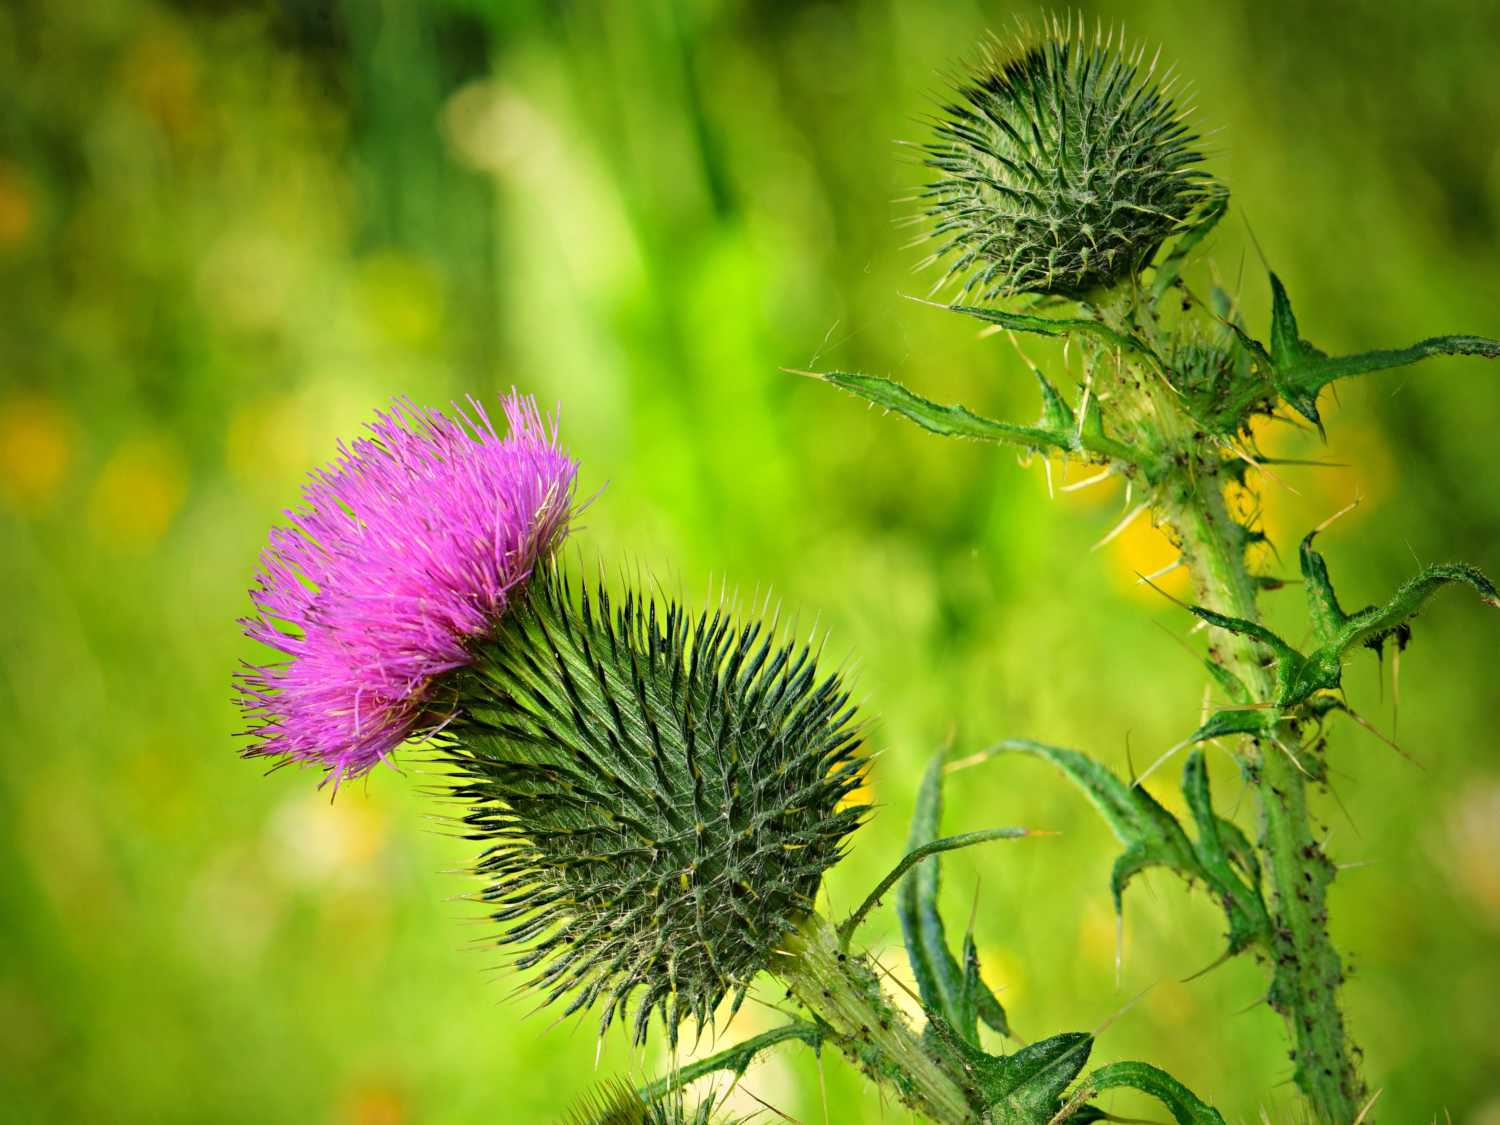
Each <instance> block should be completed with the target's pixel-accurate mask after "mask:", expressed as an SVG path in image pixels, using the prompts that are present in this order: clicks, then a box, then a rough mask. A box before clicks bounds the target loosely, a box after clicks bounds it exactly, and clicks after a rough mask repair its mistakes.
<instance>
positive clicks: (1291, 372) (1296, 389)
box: [1244, 273, 1500, 427]
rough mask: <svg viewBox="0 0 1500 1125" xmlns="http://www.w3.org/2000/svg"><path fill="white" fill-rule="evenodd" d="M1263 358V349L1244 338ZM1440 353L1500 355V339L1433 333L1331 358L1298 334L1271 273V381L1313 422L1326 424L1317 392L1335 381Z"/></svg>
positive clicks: (1288, 304) (1283, 294)
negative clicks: (1409, 342)
mask: <svg viewBox="0 0 1500 1125" xmlns="http://www.w3.org/2000/svg"><path fill="white" fill-rule="evenodd" d="M1244 341H1245V342H1246V343H1247V345H1250V346H1253V347H1254V348H1255V349H1256V350H1258V351H1259V353H1260V354H1261V355H1262V356H1266V352H1265V349H1264V348H1261V346H1260V345H1259V344H1256V343H1255V342H1254V341H1252V340H1250V339H1249V337H1244ZM1437 355H1474V356H1481V357H1483V358H1485V359H1496V358H1500V340H1491V339H1488V338H1486V337H1484V336H1433V337H1431V338H1429V339H1426V340H1421V341H1418V342H1417V343H1415V344H1413V345H1411V347H1409V348H1389V349H1381V350H1377V351H1370V352H1363V353H1361V354H1359V355H1347V356H1329V355H1325V354H1324V353H1323V352H1321V351H1319V350H1318V349H1317V348H1315V347H1313V346H1312V345H1311V344H1309V343H1308V342H1307V341H1306V340H1304V339H1302V337H1301V336H1300V335H1299V334H1298V331H1297V318H1296V316H1295V315H1294V314H1293V312H1292V302H1291V300H1290V298H1288V297H1287V294H1286V287H1285V286H1283V285H1282V284H1281V279H1280V278H1278V277H1277V276H1276V275H1275V274H1274V273H1273V274H1271V350H1270V355H1269V356H1268V357H1267V358H1268V360H1269V365H1270V374H1271V379H1272V382H1274V383H1275V385H1276V389H1277V390H1278V391H1279V392H1280V393H1281V395H1282V397H1283V398H1285V399H1286V400H1287V402H1289V403H1291V405H1292V406H1293V407H1294V408H1295V409H1296V410H1297V412H1298V413H1300V414H1301V415H1302V416H1303V417H1304V418H1306V419H1307V420H1308V421H1310V422H1312V423H1314V424H1315V425H1318V426H1320V427H1321V425H1322V421H1321V419H1320V418H1319V416H1318V392H1319V391H1321V390H1322V389H1323V388H1324V387H1326V386H1327V385H1328V384H1329V383H1332V382H1333V381H1334V380H1335V379H1343V378H1347V377H1349V376H1351V375H1365V374H1368V373H1369V372H1372V371H1383V370H1385V369H1387V368H1391V367H1406V366H1407V365H1409V364H1413V363H1416V362H1418V361H1419V360H1423V359H1427V358H1429V357H1431V356H1437Z"/></svg>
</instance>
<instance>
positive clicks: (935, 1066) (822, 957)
mask: <svg viewBox="0 0 1500 1125" xmlns="http://www.w3.org/2000/svg"><path fill="white" fill-rule="evenodd" d="M771 968H772V971H773V972H775V974H776V975H777V976H778V977H779V978H780V979H781V980H782V981H783V982H784V983H785V984H786V986H787V988H788V989H790V990H791V993H792V995H793V997H794V998H795V999H796V1000H797V1001H798V1002H799V1003H801V1004H802V1005H803V1006H804V1007H805V1008H807V1010H808V1011H810V1012H812V1013H813V1014H814V1015H815V1016H817V1017H818V1019H819V1020H821V1021H822V1022H823V1023H824V1024H826V1025H827V1029H826V1035H827V1037H828V1038H829V1039H830V1040H831V1041H832V1042H833V1043H835V1044H836V1045H837V1046H838V1047H839V1049H840V1050H841V1051H842V1052H843V1053H844V1054H845V1055H846V1056H848V1058H849V1059H850V1060H851V1061H853V1062H854V1063H855V1064H856V1065H857V1066H859V1068H860V1069H861V1070H863V1071H864V1072H865V1074H867V1075H868V1076H869V1077H870V1078H871V1079H872V1080H873V1081H875V1082H876V1083H878V1084H880V1085H882V1086H885V1087H886V1088H888V1089H890V1090H893V1091H894V1092H895V1093H896V1095H897V1096H898V1097H899V1098H900V1099H901V1102H902V1104H903V1105H906V1106H908V1107H909V1108H911V1109H913V1110H916V1111H917V1112H918V1113H921V1114H923V1115H924V1116H926V1117H928V1118H930V1119H931V1120H933V1121H937V1122H942V1123H943V1125H963V1123H964V1122H968V1121H972V1120H973V1119H974V1111H973V1109H972V1108H971V1107H970V1105H969V1102H968V1100H967V1099H966V1098H965V1096H964V1092H963V1089H962V1088H961V1087H960V1085H959V1083H958V1081H957V1080H956V1079H955V1077H954V1076H953V1075H952V1074H951V1073H950V1072H949V1070H948V1069H947V1068H946V1067H945V1066H944V1065H943V1064H942V1063H941V1062H940V1061H939V1060H938V1059H937V1058H936V1057H935V1056H933V1055H932V1054H930V1053H929V1052H928V1051H927V1049H926V1048H925V1046H924V1045H923V1043H922V1040H921V1038H920V1037H919V1036H918V1035H917V1034H916V1033H915V1032H914V1031H913V1030H912V1029H911V1026H910V1025H909V1024H908V1023H907V1022H906V1017H905V1016H904V1015H902V1013H901V1012H900V1011H899V1010H897V1008H896V1007H895V1005H894V1004H892V1003H891V1000H890V998H889V997H888V996H886V994H885V991H884V989H883V988H882V987H881V984H880V980H879V978H878V977H877V976H876V974H875V972H874V970H873V969H871V968H870V966H869V964H868V963H867V962H866V961H865V959H864V958H863V957H861V956H859V955H857V954H852V953H846V952H844V950H843V949H842V948H841V943H840V941H839V936H838V932H837V931H836V930H835V929H834V927H833V926H832V925H831V924H830V923H829V922H828V920H827V919H825V918H824V917H822V916H821V915H819V914H816V913H812V914H808V915H807V917H806V918H804V919H803V920H802V922H801V923H800V924H799V925H798V926H797V927H796V928H795V929H793V930H792V931H791V932H790V933H788V934H787V936H786V938H785V939H784V940H783V942H782V947H781V949H780V950H778V953H777V957H776V959H775V960H774V961H773V962H772V966H771Z"/></svg>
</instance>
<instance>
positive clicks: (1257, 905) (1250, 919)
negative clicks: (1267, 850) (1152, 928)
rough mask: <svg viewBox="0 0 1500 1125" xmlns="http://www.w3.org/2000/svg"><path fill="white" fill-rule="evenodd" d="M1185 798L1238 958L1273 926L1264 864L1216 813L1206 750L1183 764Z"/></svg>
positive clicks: (1194, 753) (1207, 874)
mask: <svg viewBox="0 0 1500 1125" xmlns="http://www.w3.org/2000/svg"><path fill="white" fill-rule="evenodd" d="M1182 793H1183V796H1184V797H1186V798H1187V803H1188V809H1189V811H1190V812H1191V813H1192V815H1193V821H1194V823H1195V824H1196V825H1197V828H1198V838H1197V839H1196V840H1195V841H1194V843H1193V850H1194V851H1195V852H1196V853H1197V856H1198V862H1199V863H1200V864H1202V866H1203V871H1204V875H1205V877H1206V878H1207V880H1208V882H1209V884H1210V886H1212V888H1213V889H1214V891H1216V892H1217V894H1218V896H1219V902H1220V905H1221V906H1222V907H1223V908H1224V913H1225V915H1226V916H1227V917H1228V919H1229V952H1230V953H1238V952H1239V951H1240V950H1242V949H1244V948H1246V947H1247V946H1249V945H1251V944H1253V943H1255V942H1258V941H1266V940H1267V939H1269V937H1270V933H1271V922H1270V918H1269V917H1268V916H1267V914H1266V906H1265V902H1264V900H1262V898H1261V896H1260V889H1259V883H1260V865H1259V864H1258V863H1257V862H1256V861H1255V858H1254V852H1252V851H1251V850H1250V847H1249V842H1248V841H1247V840H1246V839H1245V837H1244V834H1243V833H1242V832H1240V830H1239V829H1238V828H1236V827H1235V826H1234V825H1233V824H1232V823H1230V822H1229V821H1227V820H1225V819H1224V818H1223V817H1221V816H1219V815H1218V814H1217V813H1216V812H1214V805H1213V797H1212V795H1211V794H1210V792H1209V787H1208V763H1207V762H1206V761H1205V760H1204V757H1203V751H1201V750H1194V751H1192V753H1190V754H1189V755H1188V758H1187V762H1186V763H1185V764H1184V765H1183V768H1182ZM1226 829H1228V830H1229V831H1228V832H1226ZM1237 864H1238V865H1239V867H1240V870H1241V871H1244V872H1245V873H1246V874H1248V875H1250V877H1251V878H1252V879H1253V880H1254V882H1253V883H1252V884H1251V885H1249V886H1247V885H1246V884H1245V883H1244V881H1243V880H1242V879H1241V878H1240V872H1239V871H1236V870H1235V866H1236V865H1237Z"/></svg>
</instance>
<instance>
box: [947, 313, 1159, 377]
mask: <svg viewBox="0 0 1500 1125" xmlns="http://www.w3.org/2000/svg"><path fill="white" fill-rule="evenodd" d="M939 307H946V308H947V309H949V310H950V311H952V312H956V313H963V314H964V316H972V317H974V318H975V319H976V320H982V321H984V322H985V323H986V324H996V325H999V326H1000V327H1001V328H1008V329H1010V330H1011V331H1012V332H1030V333H1033V334H1034V335H1038V336H1082V337H1084V338H1086V339H1090V340H1093V341H1094V342H1096V343H1099V344H1103V345H1104V346H1105V347H1108V348H1118V349H1119V350H1121V351H1125V352H1129V353H1130V354H1132V355H1135V356H1138V357H1140V358H1141V359H1143V360H1144V361H1146V362H1147V363H1148V364H1150V365H1151V367H1152V368H1154V369H1155V370H1156V371H1164V370H1165V366H1164V365H1163V364H1162V361H1161V357H1160V356H1158V355H1157V354H1156V353H1155V352H1154V351H1152V350H1151V345H1150V344H1148V343H1146V341H1144V340H1142V339H1140V338H1139V337H1137V336H1132V335H1130V334H1129V333H1126V332H1118V331H1116V330H1115V329H1113V328H1111V327H1110V326H1109V325H1107V324H1105V323H1104V322H1103V321H1100V320H1095V319H1093V318H1091V317H1051V316H1036V315H1034V314H1031V313H1017V312H1007V311H1006V310H1004V309H994V308H989V307H987V306H982V305H947V306H939Z"/></svg>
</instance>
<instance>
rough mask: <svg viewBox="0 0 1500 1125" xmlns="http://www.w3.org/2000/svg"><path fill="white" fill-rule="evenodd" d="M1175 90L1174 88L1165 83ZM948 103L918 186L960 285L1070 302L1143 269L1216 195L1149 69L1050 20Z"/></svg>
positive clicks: (987, 60) (1189, 136)
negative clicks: (927, 173)
mask: <svg viewBox="0 0 1500 1125" xmlns="http://www.w3.org/2000/svg"><path fill="white" fill-rule="evenodd" d="M1168 85H1170V83H1168ZM958 95H959V97H958V100H956V101H955V102H953V103H951V104H949V105H947V106H945V107H944V110H943V116H942V117H940V118H939V119H938V121H937V125H936V133H937V135H936V138H935V139H934V140H933V141H931V142H930V143H929V144H928V145H927V146H926V151H927V158H926V164H927V165H928V166H929V167H931V168H934V169H936V170H937V171H938V172H939V173H940V174H941V178H940V179H938V180H937V181H936V182H934V183H933V184H931V185H930V186H928V187H927V189H926V190H925V191H924V192H923V199H924V201H925V203H926V207H927V214H928V216H929V217H930V218H932V219H933V220H934V221H935V225H934V227H933V229H932V237H933V238H934V239H937V240H938V241H939V242H940V243H941V245H940V247H939V249H938V250H937V251H936V252H934V254H933V255H932V257H931V258H930V259H929V261H937V260H938V259H940V258H944V257H947V258H948V259H949V260H948V267H947V272H946V274H945V275H944V281H947V280H948V279H950V278H961V279H962V291H963V292H964V293H977V294H979V295H981V296H983V297H984V298H986V299H988V298H994V297H999V296H1005V295H1009V294H1015V293H1044V294H1057V295H1062V296H1070V297H1076V296H1080V295H1082V294H1084V293H1087V292H1088V291H1090V290H1093V289H1096V288H1099V287H1104V286H1109V285H1113V284H1115V283H1116V282H1119V281H1122V280H1124V279H1125V278H1127V277H1130V276H1132V275H1134V274H1135V273H1136V272H1138V271H1139V270H1140V269H1142V268H1143V267H1144V266H1145V265H1146V264H1147V263H1148V262H1149V261H1150V259H1151V257H1152V255H1154V254H1155V253H1156V251H1157V249H1158V248H1159V247H1160V246H1161V244H1162V241H1163V240H1164V239H1165V238H1167V236H1169V235H1171V234H1172V233H1173V232H1175V231H1177V230H1179V229H1180V228H1181V227H1182V226H1183V225H1184V223H1186V221H1187V220H1188V218H1189V216H1190V215H1192V213H1193V212H1194V210H1195V209H1196V208H1197V207H1198V205H1199V204H1200V203H1202V202H1203V201H1204V200H1205V199H1206V198H1208V197H1209V195H1210V194H1211V192H1212V190H1213V189H1212V187H1211V183H1212V182H1211V180H1210V179H1209V177H1208V175H1207V173H1205V172H1202V171H1200V170H1198V169H1197V168H1195V165H1197V164H1198V163H1199V161H1200V160H1201V159H1202V157H1201V155H1200V154H1199V152H1198V151H1197V150H1196V149H1195V148H1194V147H1193V146H1194V145H1195V144H1196V142H1197V140H1198V138H1197V137H1196V136H1195V135H1194V134H1193V133H1192V132H1191V130H1190V129H1189V128H1188V126H1187V125H1186V124H1185V123H1184V121H1183V118H1182V114H1181V113H1180V112H1179V111H1178V109H1177V107H1176V105H1175V104H1174V103H1173V101H1172V100H1171V99H1170V98H1169V97H1168V95H1167V92H1166V90H1165V89H1164V88H1163V87H1162V86H1158V85H1156V84H1155V83H1154V82H1153V81H1152V67H1150V66H1147V67H1145V69H1144V73H1143V69H1142V55H1141V53H1140V52H1139V51H1137V52H1135V53H1134V54H1132V55H1130V56H1128V57H1127V56H1126V55H1124V54H1122V53H1121V52H1120V51H1118V50H1115V49H1112V45H1111V42H1110V41H1109V40H1105V41H1103V42H1101V41H1100V40H1099V39H1098V38H1097V37H1096V38H1095V39H1094V40H1093V41H1092V42H1087V41H1086V39H1085V36H1084V34H1083V32H1082V31H1081V30H1080V31H1079V32H1078V33H1077V34H1075V33H1074V32H1073V30H1072V29H1071V28H1070V27H1062V26H1059V25H1057V24H1055V23H1054V24H1053V25H1052V26H1051V27H1050V28H1048V29H1047V31H1046V32H1045V33H1044V36H1042V37H1040V39H1039V41H1036V42H1035V43H1034V44H1033V45H1030V46H1027V47H1025V48H1024V49H1023V50H1022V51H1021V52H1020V53H1019V54H1017V55H1015V56H1014V57H1011V58H1008V59H1004V60H1002V59H1000V58H999V57H998V56H997V54H996V53H994V52H990V51H987V52H986V55H985V57H984V59H983V60H982V65H981V67H980V70H979V72H978V73H977V74H976V75H974V76H972V77H970V78H968V79H966V80H964V81H963V82H961V83H960V84H959V86H958Z"/></svg>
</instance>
